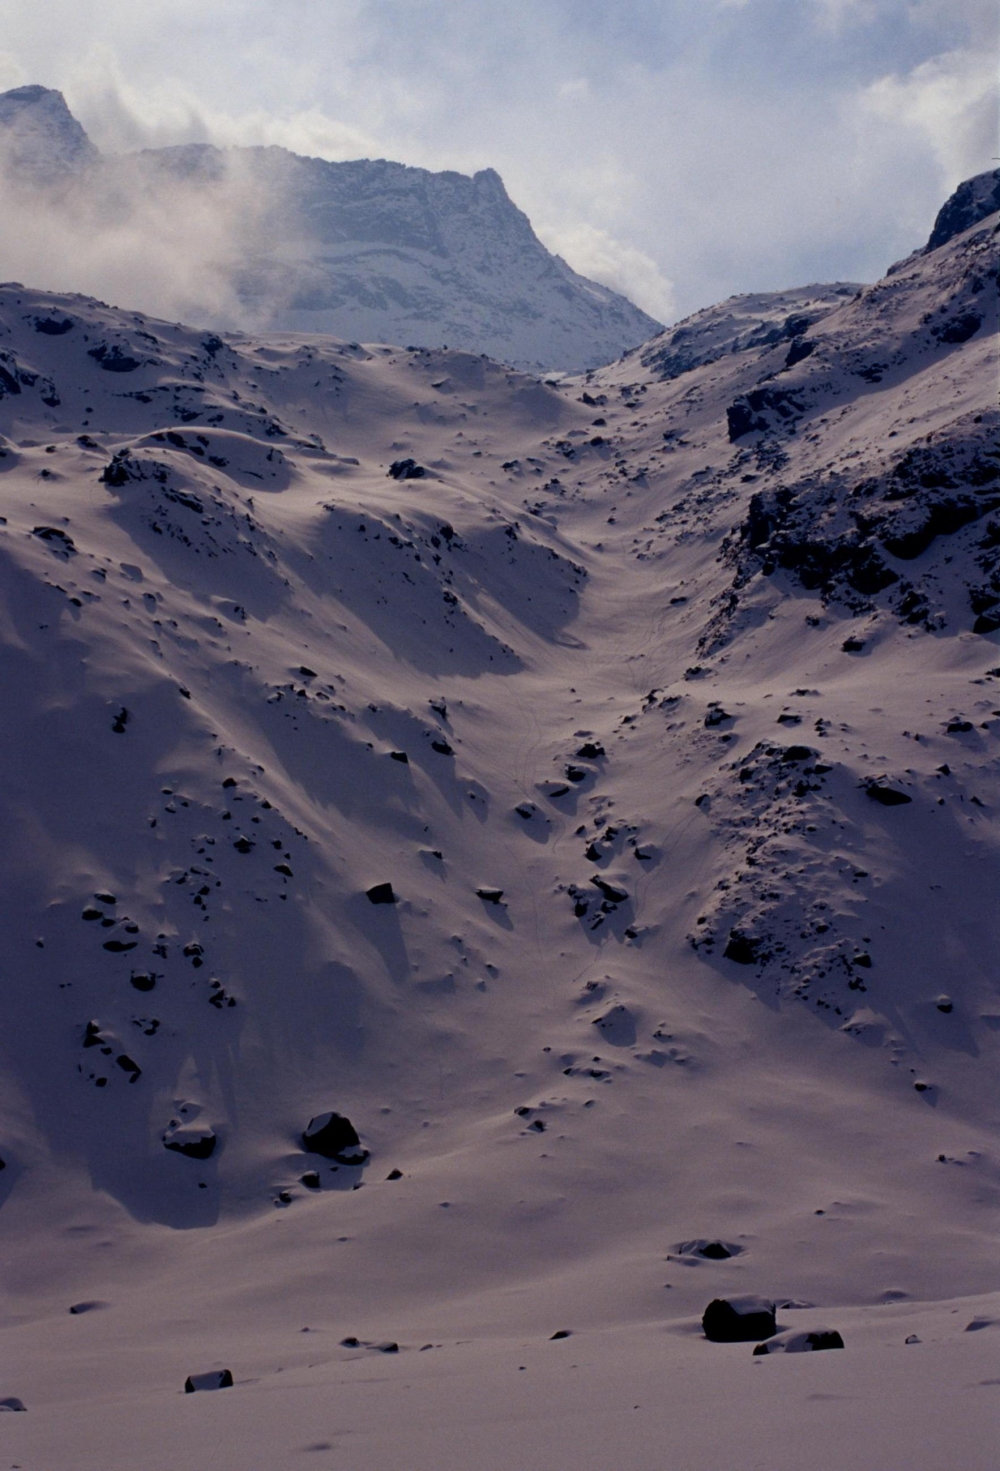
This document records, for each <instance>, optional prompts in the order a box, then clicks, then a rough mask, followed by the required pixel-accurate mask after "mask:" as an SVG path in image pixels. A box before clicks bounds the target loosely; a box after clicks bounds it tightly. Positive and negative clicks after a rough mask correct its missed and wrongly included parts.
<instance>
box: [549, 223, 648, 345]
mask: <svg viewBox="0 0 1000 1471" xmlns="http://www.w3.org/2000/svg"><path fill="white" fill-rule="evenodd" d="M535 230H536V233H537V235H538V237H539V239H540V240H541V241H542V243H543V244H544V245H547V246H548V248H549V250H552V251H555V253H556V254H557V255H561V256H562V258H563V260H565V261H566V262H567V263H568V264H569V265H571V266H572V267H573V269H574V271H578V272H579V273H580V275H581V276H587V277H589V278H590V280H592V281H598V282H600V284H601V285H602V286H610V287H611V289H612V291H620V292H621V293H622V294H623V295H624V296H627V297H628V298H629V299H630V300H631V301H634V302H635V304H636V306H640V307H642V309H643V311H645V312H648V313H649V315H650V316H651V317H655V318H656V319H657V321H659V322H671V321H673V319H674V316H675V314H676V309H677V300H676V293H675V291H674V286H673V283H672V282H671V281H668V280H667V278H666V276H665V275H664V274H663V272H662V270H661V269H660V267H659V266H658V265H657V264H656V262H655V260H653V258H652V256H649V255H647V254H646V253H645V251H642V250H639V249H637V248H636V246H634V245H628V244H626V243H625V242H624V241H622V240H616V239H615V237H614V236H613V235H610V234H609V233H608V231H607V230H601V229H598V228H597V226H595V225H588V224H575V225H565V226H562V227H561V228H560V227H558V226H546V225H544V224H538V225H536V226H535Z"/></svg>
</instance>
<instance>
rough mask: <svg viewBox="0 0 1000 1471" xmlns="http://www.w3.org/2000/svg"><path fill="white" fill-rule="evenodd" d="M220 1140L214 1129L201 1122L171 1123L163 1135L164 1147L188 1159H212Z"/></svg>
mask: <svg viewBox="0 0 1000 1471" xmlns="http://www.w3.org/2000/svg"><path fill="white" fill-rule="evenodd" d="M218 1142H219V1141H218V1138H217V1136H216V1134H215V1133H214V1131H213V1130H212V1129H208V1128H205V1127H204V1126H203V1125H200V1124H171V1125H170V1126H169V1127H168V1128H167V1130H166V1132H165V1133H164V1135H163V1147H164V1149H172V1150H173V1151H174V1152H175V1153H176V1154H183V1155H186V1156H187V1158H188V1159H211V1157H212V1155H213V1154H214V1153H215V1146H216V1144H218Z"/></svg>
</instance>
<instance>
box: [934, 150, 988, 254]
mask: <svg viewBox="0 0 1000 1471" xmlns="http://www.w3.org/2000/svg"><path fill="white" fill-rule="evenodd" d="M998 209H1000V169H988V170H987V171H986V173H984V174H976V176H975V178H972V179H966V180H965V181H964V182H963V183H961V184H959V186H958V188H957V189H956V190H955V192H954V194H953V195H952V196H951V198H950V199H947V200H945V202H944V204H943V205H942V206H941V208H940V210H939V211H938V216H937V219H936V220H935V221H934V228H933V230H932V231H931V236H930V239H929V240H928V242H927V245H926V247H925V249H927V250H937V249H938V247H939V246H941V245H947V243H948V241H949V240H953V239H954V237H955V236H956V235H961V233H962V231H963V230H970V229H971V228H972V226H973V225H978V224H979V222H980V220H985V218H986V216H987V215H991V214H993V213H994V212H995V211H996V210H998Z"/></svg>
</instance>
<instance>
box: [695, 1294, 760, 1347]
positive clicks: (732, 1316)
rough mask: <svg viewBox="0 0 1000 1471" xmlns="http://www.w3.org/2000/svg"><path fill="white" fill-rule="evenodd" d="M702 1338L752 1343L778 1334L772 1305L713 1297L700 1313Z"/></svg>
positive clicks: (754, 1300) (745, 1299) (722, 1341)
mask: <svg viewBox="0 0 1000 1471" xmlns="http://www.w3.org/2000/svg"><path fill="white" fill-rule="evenodd" d="M701 1326H702V1328H703V1329H704V1330H705V1337H706V1338H710V1339H711V1340H712V1342H713V1343H752V1342H753V1340H754V1339H755V1338H773V1337H774V1335H775V1333H777V1331H778V1325H777V1323H776V1322H775V1318H774V1303H773V1302H768V1301H767V1300H766V1299H765V1298H763V1297H728V1298H727V1297H716V1298H713V1300H712V1301H711V1302H710V1303H709V1305H708V1307H707V1308H706V1309H705V1311H704V1313H703V1314H702V1319H701Z"/></svg>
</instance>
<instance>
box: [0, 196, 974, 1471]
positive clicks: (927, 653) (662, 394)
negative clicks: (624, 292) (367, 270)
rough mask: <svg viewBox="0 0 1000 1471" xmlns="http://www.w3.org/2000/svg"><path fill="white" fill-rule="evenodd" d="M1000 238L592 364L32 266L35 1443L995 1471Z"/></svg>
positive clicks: (28, 466)
mask: <svg viewBox="0 0 1000 1471" xmlns="http://www.w3.org/2000/svg"><path fill="white" fill-rule="evenodd" d="M996 224H997V218H996V216H992V217H990V218H989V219H987V220H985V221H981V222H979V223H978V224H975V225H974V226H973V227H972V228H971V229H968V230H966V231H964V232H963V233H959V234H958V235H957V236H955V237H954V238H952V239H950V240H948V241H947V242H945V243H944V244H942V245H941V246H940V247H939V248H938V249H937V250H935V251H933V252H930V253H929V254H918V255H916V256H914V257H912V258H911V259H910V260H909V261H907V262H904V263H902V265H901V266H900V267H899V268H898V269H897V270H896V271H895V272H894V273H893V274H891V275H890V276H889V277H887V279H886V281H885V282H882V283H879V285H878V286H876V287H873V288H865V289H864V290H863V291H862V292H861V293H860V295H858V294H856V293H855V292H854V289H853V288H843V289H842V288H828V289H826V290H825V291H824V290H821V289H819V288H817V289H816V290H811V291H809V292H806V293H801V292H800V293H789V297H790V298H791V299H790V301H789V302H788V303H783V302H782V301H781V299H780V298H772V299H770V300H769V301H765V302H761V303H760V304H759V305H758V303H757V302H756V301H755V300H754V301H751V302H750V303H749V304H748V303H747V302H746V301H744V302H743V303H742V304H741V303H739V302H737V303H736V304H735V305H734V304H733V303H727V304H724V305H723V307H720V308H717V309H715V312H716V315H715V317H714V318H711V320H708V318H709V317H710V314H705V313H700V314H699V315H698V317H696V318H694V319H692V324H693V333H692V335H693V337H694V340H695V347H694V348H691V345H690V341H689V342H688V344H687V347H686V349H685V350H686V351H688V354H689V360H688V361H686V362H685V363H684V364H683V365H682V366H683V367H684V368H685V369H686V371H683V372H679V365H678V364H677V363H676V361H672V360H668V359H670V355H671V354H673V353H675V352H676V350H677V347H678V344H677V343H676V342H674V343H671V342H670V341H669V340H668V339H669V337H670V334H664V336H663V337H662V338H661V339H654V342H653V343H652V344H650V345H649V346H648V347H647V348H645V349H643V350H642V351H641V353H636V354H633V355H631V356H630V357H628V358H626V359H624V360H623V361H622V362H621V363H619V364H616V365H615V366H613V367H611V368H608V369H604V370H601V371H600V372H596V373H593V374H589V375H587V377H586V378H585V379H576V380H564V381H562V382H560V383H558V384H556V383H553V384H545V383H542V382H539V381H537V380H534V379H532V378H529V377H525V376H522V375H519V374H517V373H514V372H512V371H510V370H507V369H504V368H502V367H499V366H497V365H495V364H493V363H491V362H488V361H486V360H484V359H481V358H476V357H471V356H468V355H464V354H459V353H449V352H412V353H411V352H403V351H401V350H398V349H392V348H382V347H378V346H369V347H365V348H358V347H356V346H345V345H342V344H339V343H335V342H331V341H330V340H329V339H321V338H306V337H297V338H281V339H278V338H267V339H248V338H242V337H230V338H226V339H222V338H218V337H206V336H205V334H198V333H194V332H191V331H188V330H187V329H184V328H181V327H175V326H170V325H168V324H165V323H161V322H157V321H153V320H149V319H143V318H141V317H138V316H136V315H135V314H133V313H126V312H123V311H119V310H117V309H115V308H111V307H105V306H102V305H101V304H99V303H95V302H92V301H88V300H85V299H82V298H78V297H57V296H52V295H47V294H41V293H36V292H32V291H28V290H25V289H23V288H18V287H9V286H8V287H6V288H3V290H2V291H0V321H2V324H3V333H4V335H3V339H2V342H0V366H2V369H3V373H2V376H0V382H2V385H3V396H2V398H0V432H2V434H3V435H4V442H3V444H2V446H0V447H2V449H3V451H4V458H3V459H2V460H0V497H2V514H3V516H4V518H5V521H4V524H3V525H2V526H0V556H2V557H3V562H4V569H3V579H2V588H3V605H2V609H0V618H2V623H0V630H2V643H0V661H2V663H0V680H2V688H3V691H4V715H3V720H2V723H0V739H2V741H3V751H2V762H3V768H2V769H3V771H4V776H5V780H4V784H3V789H2V793H0V802H2V805H3V812H2V820H0V831H2V833H3V883H2V886H0V909H2V914H0V923H2V925H3V933H4V937H5V946H4V962H3V989H2V1006H3V1015H2V1025H0V1046H2V1048H3V1054H4V1072H3V1084H2V1089H3V1091H2V1137H0V1156H2V1157H3V1159H4V1161H5V1164H6V1168H5V1169H4V1170H3V1172H2V1173H0V1190H2V1192H3V1196H4V1201H3V1207H2V1210H0V1232H2V1235H3V1258H4V1263H5V1270H4V1299H3V1317H2V1320H0V1323H2V1327H0V1332H2V1335H3V1363H4V1368H3V1378H2V1382H0V1400H2V1399H3V1398H4V1396H6V1395H12V1396H18V1397H19V1398H20V1399H21V1400H23V1401H24V1403H25V1405H26V1406H27V1413H26V1414H23V1415H22V1414H9V1415H4V1416H3V1419H2V1421H0V1433H2V1435H3V1437H4V1447H5V1453H8V1452H9V1454H8V1460H7V1464H10V1465H11V1466H14V1465H17V1466H20V1467H22V1468H24V1471H32V1468H46V1471H48V1468H61V1467H66V1468H73V1471H86V1468H90V1467H93V1468H98V1467H101V1468H107V1467H109V1466H119V1465H121V1466H125V1465H137V1466H142V1467H143V1468H145V1471H156V1468H159V1467H162V1468H168V1467H169V1468H173V1467H178V1466H184V1467H192V1468H201V1467H205V1468H208V1467H212V1468H216V1467H218V1468H230V1467H232V1468H233V1471H237V1468H239V1471H248V1468H254V1467H260V1468H271V1467H277V1466H286V1465H288V1466H292V1465H296V1464H298V1463H299V1461H300V1460H301V1461H302V1462H303V1464H306V1465H315V1466H324V1465H329V1466H331V1467H352V1468H353V1467H361V1466H368V1465H372V1464H375V1465H379V1466H383V1467H387V1468H391V1467H396V1466H399V1467H403V1466H406V1467H409V1468H414V1467H415V1468H420V1467H428V1468H430V1467H435V1468H441V1467H446V1468H451V1467H454V1468H456V1471H457V1468H466V1467H476V1468H481V1467H486V1468H492V1467H498V1468H499V1467H501V1466H503V1467H508V1466H513V1467H518V1468H524V1471H527V1468H533V1467H535V1466H538V1467H542V1466H546V1467H553V1466H555V1467H562V1466H566V1467H569V1466H581V1467H591V1466H593V1467H597V1466H602V1467H603V1466H609V1465H610V1466H620V1467H626V1466H629V1467H632V1466H634V1467H640V1468H644V1467H660V1466H663V1465H667V1464H669V1465H676V1466H678V1467H684V1468H692V1471H701V1468H704V1471H710V1468H711V1471H714V1468H716V1467H718V1466H720V1465H732V1466H741V1467H743V1466H746V1467H755V1466H768V1467H779V1468H783V1467H786V1466H787V1467H789V1468H791V1467H793V1466H798V1465H800V1464H801V1463H802V1461H803V1459H804V1458H805V1459H807V1460H808V1462H809V1464H811V1465H813V1466H816V1467H827V1466H829V1467H831V1468H833V1467H834V1466H837V1467H839V1466H843V1465H845V1464H846V1465H851V1466H859V1467H869V1466H870V1467H872V1468H875V1467H878V1468H880V1471H885V1468H896V1467H898V1468H899V1471H904V1468H906V1471H923V1468H926V1471H937V1468H939V1467H940V1466H942V1465H943V1464H945V1463H946V1462H954V1463H956V1464H959V1465H962V1466H963V1467H968V1468H980V1467H982V1468H986V1467H990V1466H992V1465H994V1464H995V1449H994V1443H995V1434H994V1433H993V1432H994V1431H995V1425H996V1416H997V1395H998V1391H1000V1367H998V1363H997V1350H998V1343H1000V1338H998V1335H1000V1296H998V1294H997V1286H998V1284H997V1278H996V1230H997V1204H998V1200H1000V1154H998V1149H997V1143H996V1140H997V1123H998V1118H997V1112H998V1111H997V1090H996V1053H997V1042H998V1033H1000V992H998V984H997V974H998V973H997V961H998V954H997V936H996V924H995V919H994V915H995V910H996V895H997V883H998V876H1000V875H998V868H1000V864H998V843H997V831H996V825H995V817H994V813H995V809H996V803H997V801H998V797H1000V792H998V783H997V761H996V738H997V731H998V729H1000V725H998V722H1000V698H998V697H1000V667H998V666H1000V651H998V647H997V646H998V642H1000V637H998V632H997V630H996V628H995V627H992V626H991V625H993V624H1000V619H995V618H993V617H992V616H991V609H993V608H994V607H995V606H996V602H995V600H994V601H993V602H991V601H990V599H991V598H992V597H993V596H994V595H993V593H992V591H991V579H993V578H995V577H996V558H997V547H998V545H1000V530H998V529H997V526H998V521H997V519H996V518H995V517H994V516H993V513H994V512H995V511H996V510H997V509H998V508H1000V490H998V489H997V486H998V484H1000V477H998V474H997V471H996V459H995V453H994V450H995V431H996V413H995V404H994V398H995V393H994V384H995V366H996V365H995V313H996V291H995V272H996V255H995V232H996ZM786 305H787V308H788V310H787V314H786V312H785V307H786ZM755 312H756V313H757V315H758V317H759V321H760V324H761V328H760V331H754V330H753V329H752V322H751V321H750V319H751V318H752V317H753V315H754V313H755ZM991 314H992V315H991ZM803 318H804V319H805V320H803ZM66 324H68V325H66ZM727 333H731V334H732V338H733V340H735V339H736V338H737V337H738V338H739V341H738V342H737V343H736V348H737V350H735V351H730V350H729V349H728V348H727V347H725V343H726V334H727ZM674 335H676V334H674ZM809 343H811V344H812V346H811V347H809V346H808V344H809ZM720 344H722V345H723V350H722V351H721V355H720ZM703 348H704V351H703V350H702V349H703ZM699 353H700V354H701V356H700V357H699ZM665 355H666V356H665ZM678 372H679V376H670V375H671V374H677V373H678ZM407 461H412V462H413V464H412V466H410V467H409V468H410V471H411V474H410V478H406V462H407ZM393 465H395V466H396V467H397V476H399V477H401V478H396V477H394V476H393V475H391V474H389V473H388V472H389V470H390V467H391V466H393ZM414 470H417V471H419V470H423V472H424V473H423V474H416V475H415V476H414V475H413V473H412V472H413V471H414ZM974 630H978V631H974ZM845 645H846V646H847V647H845ZM949 727H950V729H949ZM404 754H405V756H406V758H407V759H406V760H405V761H404V760H402V759H400V758H401V757H402V756H403V755H404ZM906 798H908V799H909V800H904V799H906ZM595 880H600V884H598V883H596V882H595ZM383 883H391V885H392V888H393V892H394V896H395V900H396V902H395V903H394V904H372V903H371V902H370V901H369V899H368V898H367V897H366V891H367V890H368V889H370V888H372V887H373V886H375V885H377V884H383ZM602 885H603V887H602ZM477 889H478V890H482V891H483V893H482V894H481V895H480V894H477V892H476V891H477ZM497 890H500V891H502V893H501V895H500V897H499V899H498V898H497V895H496V891H497ZM109 947H110V948H109ZM727 951H728V952H729V954H728V955H727V954H726V953H725V952H727ZM328 1109H335V1110H338V1111H340V1112H342V1113H345V1114H346V1115H348V1116H349V1117H350V1119H351V1120H352V1121H353V1122H354V1124H355V1125H356V1127H357V1129H358V1131H359V1133H360V1135H361V1139H362V1143H363V1144H364V1146H365V1148H367V1149H368V1150H370V1151H371V1155H370V1159H369V1161H368V1162H367V1164H366V1165H365V1166H363V1167H362V1168H351V1167H347V1166H343V1165H340V1166H337V1167H336V1168H334V1166H333V1165H332V1163H331V1162H330V1161H326V1160H324V1159H322V1158H320V1157H318V1156H316V1155H308V1154H305V1153H304V1152H303V1151H302V1148H301V1132H302V1130H303V1129H304V1127H305V1126H306V1124H307V1123H308V1121H309V1120H310V1118H312V1117H313V1116H314V1115H316V1114H319V1113H321V1112H322V1111H324V1110H328ZM212 1136H214V1139H215V1145H214V1148H213V1149H212V1153H211V1155H210V1157H208V1158H197V1157H191V1156H190V1155H185V1154H184V1153H181V1152H179V1151H178V1150H176V1149H169V1148H165V1147H164V1146H165V1144H169V1143H170V1142H171V1141H173V1142H174V1143H175V1144H176V1143H178V1142H183V1141H188V1142H195V1143H196V1144H197V1141H199V1140H201V1141H203V1147H202V1148H201V1149H200V1152H201V1153H202V1154H204V1153H205V1150H206V1148H207V1147H208V1146H207V1143H206V1142H205V1141H208V1140H209V1139H210V1137H212ZM313 1170H315V1171H317V1172H318V1186H319V1188H316V1184H317V1182H316V1181H315V1180H314V1181H312V1182H311V1183H309V1184H303V1183H302V1182H301V1177H302V1176H303V1175H304V1174H307V1173H308V1172H309V1171H313ZM397 1171H398V1172H399V1174H398V1175H396V1174H395V1172H397ZM390 1174H393V1175H394V1178H391V1179H389V1178H387V1177H388V1176H389V1175H390ZM715 1242H719V1243H722V1244H723V1245H724V1246H725V1249H726V1250H727V1251H728V1252H729V1256H728V1257H725V1258H724V1259H712V1258H706V1257H704V1256H702V1255H701V1254H700V1251H699V1244H700V1245H702V1246H703V1245H705V1244H706V1243H715ZM736 1292H754V1293H761V1294H764V1295H765V1296H767V1297H769V1298H771V1299H772V1300H776V1301H777V1302H778V1303H779V1304H786V1306H781V1307H780V1308H779V1312H778V1319H779V1324H781V1325H782V1326H786V1327H790V1328H799V1327H802V1328H814V1327H821V1326H822V1327H830V1328H836V1329H838V1330H839V1331H840V1332H841V1333H842V1335H843V1337H844V1341H845V1345H846V1347H845V1350H844V1351H843V1352H835V1353H826V1354H819V1355H816V1354H805V1355H794V1356H793V1355H789V1356H785V1355H777V1356H768V1357H767V1358H764V1359H760V1358H754V1357H753V1355H752V1348H753V1345H752V1344H736V1345H720V1344H713V1343H709V1342H707V1341H706V1340H705V1339H704V1338H703V1336H702V1335H701V1330H700V1316H701V1312H702V1310H703V1309H704V1307H705V1305H706V1304H707V1302H708V1301H709V1300H710V1299H711V1298H713V1297H717V1296H724V1295H728V1294H730V1293H736ZM71 1307H77V1308H78V1309H85V1310H80V1311H76V1312H72V1313H71V1312H70V1308H71ZM970 1324H973V1325H974V1327H973V1329H972V1331H969V1326H968V1325H970ZM305 1329H308V1330H309V1331H308V1332H305V1331H304V1330H305ZM564 1330H565V1331H568V1332H569V1334H570V1336H569V1337H565V1338H558V1339H553V1338H552V1335H553V1334H554V1333H557V1332H560V1331H564ZM913 1336H916V1338H918V1339H919V1340H920V1341H919V1342H917V1343H909V1344H907V1343H906V1339H907V1338H908V1337H913ZM346 1339H356V1340H357V1346H354V1345H353V1344H346V1345H345V1344H344V1342H343V1340H346ZM390 1343H394V1344H396V1345H397V1350H398V1351H397V1352H386V1351H384V1349H385V1346H386V1345H387V1344H390ZM522 1366H523V1367H522ZM223 1368H228V1369H230V1370H231V1371H232V1374H233V1377H234V1380H235V1384H234V1387H233V1389H232V1391H230V1392H226V1393H215V1394H193V1395H185V1394H184V1393H183V1384H184V1380H185V1378H186V1377H187V1375H189V1374H193V1373H201V1372H204V1371H207V1370H211V1369H223ZM636 1406H638V1408H635V1407H636Z"/></svg>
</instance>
